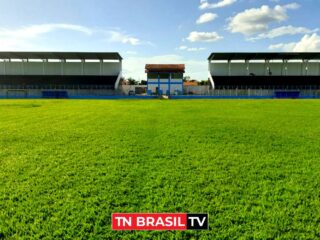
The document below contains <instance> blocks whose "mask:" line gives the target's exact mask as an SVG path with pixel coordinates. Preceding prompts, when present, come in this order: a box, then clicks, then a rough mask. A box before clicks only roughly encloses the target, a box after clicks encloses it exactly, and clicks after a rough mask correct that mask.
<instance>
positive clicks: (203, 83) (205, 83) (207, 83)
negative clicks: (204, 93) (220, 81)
mask: <svg viewBox="0 0 320 240" xmlns="http://www.w3.org/2000/svg"><path fill="white" fill-rule="evenodd" d="M199 85H200V86H207V85H209V81H208V80H202V81H200V82H199Z"/></svg>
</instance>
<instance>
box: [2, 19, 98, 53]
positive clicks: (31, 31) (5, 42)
mask: <svg viewBox="0 0 320 240" xmlns="http://www.w3.org/2000/svg"><path fill="white" fill-rule="evenodd" d="M61 30H67V31H75V32H80V33H83V34H86V35H92V34H93V30H92V29H90V28H87V27H84V26H81V25H73V24H39V25H31V26H26V27H22V28H18V29H9V28H0V50H2V51H15V50H20V51H26V50H40V49H41V46H39V45H38V43H37V42H36V40H37V39H38V38H39V37H40V36H42V35H44V34H47V33H50V32H54V31H61Z"/></svg>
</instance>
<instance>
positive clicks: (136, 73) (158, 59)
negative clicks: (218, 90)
mask: <svg viewBox="0 0 320 240" xmlns="http://www.w3.org/2000/svg"><path fill="white" fill-rule="evenodd" d="M147 63H150V64H157V63H161V64H166V63H167V64H170V63H172V64H185V65H186V74H185V75H187V76H190V77H191V78H193V79H197V80H204V79H207V78H208V76H207V75H208V74H207V72H208V65H207V61H206V59H204V60H203V61H197V60H190V59H186V58H184V57H182V56H180V55H159V56H154V57H127V58H126V59H125V61H123V70H124V76H125V77H126V78H129V77H134V78H135V79H137V80H143V79H146V74H145V69H144V67H145V65H146V64H147Z"/></svg>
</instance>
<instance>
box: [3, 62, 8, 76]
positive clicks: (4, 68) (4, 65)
mask: <svg viewBox="0 0 320 240" xmlns="http://www.w3.org/2000/svg"><path fill="white" fill-rule="evenodd" d="M6 62H7V59H3V72H4V75H7V66H6Z"/></svg>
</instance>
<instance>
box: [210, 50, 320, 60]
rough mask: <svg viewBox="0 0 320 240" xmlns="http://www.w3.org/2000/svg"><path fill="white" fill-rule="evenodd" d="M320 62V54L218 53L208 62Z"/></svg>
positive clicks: (212, 55) (213, 54)
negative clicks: (301, 60)
mask: <svg viewBox="0 0 320 240" xmlns="http://www.w3.org/2000/svg"><path fill="white" fill-rule="evenodd" d="M300 59H303V60H320V52H281V53H280V52H233V53H232V52H225V53H223V52H218V53H211V55H210V56H209V58H208V60H209V61H211V60H300Z"/></svg>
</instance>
